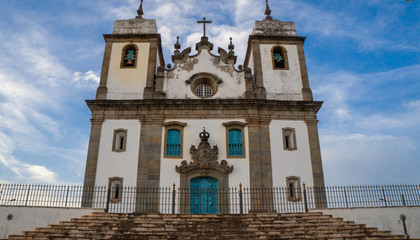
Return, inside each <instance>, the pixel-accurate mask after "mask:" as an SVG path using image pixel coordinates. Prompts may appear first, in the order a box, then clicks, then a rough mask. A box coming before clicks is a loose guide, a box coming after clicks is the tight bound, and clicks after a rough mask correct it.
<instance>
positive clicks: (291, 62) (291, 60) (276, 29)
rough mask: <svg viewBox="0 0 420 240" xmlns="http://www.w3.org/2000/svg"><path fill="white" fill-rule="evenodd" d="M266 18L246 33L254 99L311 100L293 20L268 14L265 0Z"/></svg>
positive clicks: (304, 63) (247, 61) (301, 40)
mask: <svg viewBox="0 0 420 240" xmlns="http://www.w3.org/2000/svg"><path fill="white" fill-rule="evenodd" d="M265 15H266V18H265V19H264V20H262V21H256V22H255V25H254V29H253V31H252V35H250V36H249V41H248V50H247V54H246V58H245V64H244V65H245V68H247V67H249V68H251V69H252V72H254V79H255V84H256V89H255V90H256V98H259V99H268V100H285V101H312V100H313V99H312V91H311V89H310V87H309V81H308V73H307V69H306V61H305V54H304V51H303V43H304V42H305V37H300V36H297V34H296V30H295V24H294V23H293V22H283V21H280V20H277V19H273V18H272V17H271V9H270V7H269V5H268V2H267V0H266V10H265Z"/></svg>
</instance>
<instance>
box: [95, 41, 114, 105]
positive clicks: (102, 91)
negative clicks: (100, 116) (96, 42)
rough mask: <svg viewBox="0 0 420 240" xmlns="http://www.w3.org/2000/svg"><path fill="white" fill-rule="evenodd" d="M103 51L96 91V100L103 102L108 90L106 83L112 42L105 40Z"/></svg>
mask: <svg viewBox="0 0 420 240" xmlns="http://www.w3.org/2000/svg"><path fill="white" fill-rule="evenodd" d="M105 41H106V43H105V51H104V60H103V62H102V72H101V80H100V82H99V87H98V89H97V90H96V100H105V99H106V94H107V91H108V88H107V87H106V84H107V82H108V71H109V64H110V61H111V51H112V41H111V40H105Z"/></svg>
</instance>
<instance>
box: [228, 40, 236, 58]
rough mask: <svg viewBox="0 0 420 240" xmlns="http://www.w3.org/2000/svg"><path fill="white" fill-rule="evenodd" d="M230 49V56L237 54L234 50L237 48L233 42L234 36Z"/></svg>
mask: <svg viewBox="0 0 420 240" xmlns="http://www.w3.org/2000/svg"><path fill="white" fill-rule="evenodd" d="M228 49H229V55H230V56H233V55H235V52H234V51H233V50H234V49H235V45H233V43H232V37H231V38H230V44H229V46H228Z"/></svg>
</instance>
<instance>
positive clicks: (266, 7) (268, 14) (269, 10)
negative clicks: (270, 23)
mask: <svg viewBox="0 0 420 240" xmlns="http://www.w3.org/2000/svg"><path fill="white" fill-rule="evenodd" d="M264 14H265V15H266V17H265V19H267V20H273V18H272V17H271V16H270V15H271V9H270V6H268V0H265V13H264Z"/></svg>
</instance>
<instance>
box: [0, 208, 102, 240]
mask: <svg viewBox="0 0 420 240" xmlns="http://www.w3.org/2000/svg"><path fill="white" fill-rule="evenodd" d="M92 212H103V209H92V208H48V207H9V206H7V207H0V239H1V238H7V237H8V236H9V235H20V234H22V232H23V231H33V230H35V228H38V227H47V226H48V224H58V223H59V222H60V221H68V220H70V219H72V218H78V217H81V216H83V215H90V214H91V213H92ZM9 214H12V215H13V218H12V219H10V220H8V216H9Z"/></svg>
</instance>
